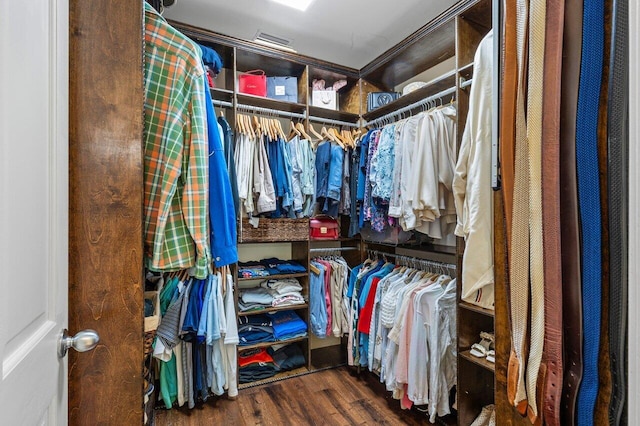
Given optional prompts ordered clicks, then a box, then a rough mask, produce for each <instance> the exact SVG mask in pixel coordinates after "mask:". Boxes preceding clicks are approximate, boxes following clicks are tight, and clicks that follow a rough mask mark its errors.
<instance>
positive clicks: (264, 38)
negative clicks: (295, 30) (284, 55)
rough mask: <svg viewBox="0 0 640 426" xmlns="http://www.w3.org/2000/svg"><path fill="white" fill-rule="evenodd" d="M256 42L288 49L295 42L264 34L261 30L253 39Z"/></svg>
mask: <svg viewBox="0 0 640 426" xmlns="http://www.w3.org/2000/svg"><path fill="white" fill-rule="evenodd" d="M253 40H254V41H261V42H264V43H269V44H275V45H278V46H281V47H288V48H291V43H292V42H293V40H289V39H286V38H284V37H279V36H276V35H273V34H267V33H265V32H262V31H260V30H258V33H257V34H256V36H255V38H254V39H253Z"/></svg>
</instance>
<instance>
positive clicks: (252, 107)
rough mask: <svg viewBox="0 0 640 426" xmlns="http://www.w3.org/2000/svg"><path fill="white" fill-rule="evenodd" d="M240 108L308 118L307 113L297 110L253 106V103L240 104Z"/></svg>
mask: <svg viewBox="0 0 640 426" xmlns="http://www.w3.org/2000/svg"><path fill="white" fill-rule="evenodd" d="M238 109H239V110H245V111H248V112H257V113H261V112H262V113H265V114H272V115H278V116H280V117H290V118H302V119H305V118H307V116H306V115H305V114H299V113H297V112H289V111H281V110H278V109H271V108H262V107H257V106H252V105H244V104H238Z"/></svg>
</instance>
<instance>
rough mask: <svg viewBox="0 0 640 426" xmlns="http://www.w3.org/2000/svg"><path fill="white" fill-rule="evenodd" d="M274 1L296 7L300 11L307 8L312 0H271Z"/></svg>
mask: <svg viewBox="0 0 640 426" xmlns="http://www.w3.org/2000/svg"><path fill="white" fill-rule="evenodd" d="M271 1H274V2H276V3H280V4H283V5H285V6H289V7H292V8H294V9H298V10H301V11H303V12H304V11H305V10H307V8H308V7H309V5H310V4H311V3H312V2H313V0H271Z"/></svg>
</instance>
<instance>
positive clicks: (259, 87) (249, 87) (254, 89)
mask: <svg viewBox="0 0 640 426" xmlns="http://www.w3.org/2000/svg"><path fill="white" fill-rule="evenodd" d="M238 80H239V85H240V93H246V94H248V95H255V96H262V97H266V96H267V76H266V75H265V73H264V71H262V70H252V71H247V72H246V73H243V74H240V76H239V77H238Z"/></svg>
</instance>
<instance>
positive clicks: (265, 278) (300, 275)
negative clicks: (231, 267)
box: [238, 272, 309, 281]
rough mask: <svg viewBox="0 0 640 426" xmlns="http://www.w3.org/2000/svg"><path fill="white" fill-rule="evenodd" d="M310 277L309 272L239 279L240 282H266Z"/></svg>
mask: <svg viewBox="0 0 640 426" xmlns="http://www.w3.org/2000/svg"><path fill="white" fill-rule="evenodd" d="M307 275H309V273H308V272H300V273H298V274H277V275H267V276H266V277H249V278H245V277H238V281H266V280H284V279H286V278H302V277H306V276H307Z"/></svg>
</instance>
